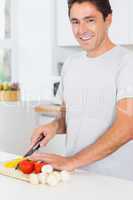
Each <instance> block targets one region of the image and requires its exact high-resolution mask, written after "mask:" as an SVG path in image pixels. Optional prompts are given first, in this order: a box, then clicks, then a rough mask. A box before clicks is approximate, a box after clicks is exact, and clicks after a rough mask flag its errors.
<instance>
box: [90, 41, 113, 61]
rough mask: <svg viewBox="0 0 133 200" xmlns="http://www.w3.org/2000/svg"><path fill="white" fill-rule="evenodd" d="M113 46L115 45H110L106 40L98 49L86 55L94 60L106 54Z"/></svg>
mask: <svg viewBox="0 0 133 200" xmlns="http://www.w3.org/2000/svg"><path fill="white" fill-rule="evenodd" d="M115 46H116V44H114V43H112V42H111V41H110V40H109V39H107V40H106V41H103V43H102V44H101V45H100V46H99V47H98V48H96V49H94V50H92V51H89V52H87V55H88V56H89V57H92V58H95V57H98V56H101V55H102V54H104V53H106V52H107V51H109V50H110V49H112V48H113V47H115Z"/></svg>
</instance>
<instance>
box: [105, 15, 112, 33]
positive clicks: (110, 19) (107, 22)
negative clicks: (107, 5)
mask: <svg viewBox="0 0 133 200" xmlns="http://www.w3.org/2000/svg"><path fill="white" fill-rule="evenodd" d="M105 23H106V27H107V29H108V28H109V27H110V25H111V23H112V14H108V16H107V17H106V19H105Z"/></svg>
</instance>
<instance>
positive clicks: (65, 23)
mask: <svg viewBox="0 0 133 200" xmlns="http://www.w3.org/2000/svg"><path fill="white" fill-rule="evenodd" d="M56 1H57V7H56V15H57V16H56V17H57V45H58V46H78V44H77V42H76V40H75V38H74V36H73V34H72V30H71V26H70V22H69V18H68V9H67V0H56ZM110 2H111V5H112V10H113V22H112V25H111V27H110V33H109V34H110V37H111V39H112V41H114V42H116V43H117V44H132V43H133V34H131V33H133V28H132V24H131V21H130V20H131V19H132V16H131V15H132V11H131V8H132V7H133V6H132V5H131V4H133V3H132V2H131V0H127V1H121V0H117V1H116V0H110ZM130 5H131V6H130ZM129 19H130V20H129Z"/></svg>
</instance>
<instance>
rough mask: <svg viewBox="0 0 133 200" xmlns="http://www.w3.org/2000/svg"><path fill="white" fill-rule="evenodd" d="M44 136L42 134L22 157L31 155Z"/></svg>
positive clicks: (38, 146)
mask: <svg viewBox="0 0 133 200" xmlns="http://www.w3.org/2000/svg"><path fill="white" fill-rule="evenodd" d="M44 137H45V136H44V135H41V136H40V137H39V138H38V140H37V141H36V143H35V144H34V145H33V146H32V148H31V149H30V150H29V151H28V152H27V153H26V154H25V155H24V156H23V157H24V158H25V157H27V156H31V155H32V154H33V153H34V152H35V151H37V150H38V149H39V148H40V142H41V141H42V140H43V139H44Z"/></svg>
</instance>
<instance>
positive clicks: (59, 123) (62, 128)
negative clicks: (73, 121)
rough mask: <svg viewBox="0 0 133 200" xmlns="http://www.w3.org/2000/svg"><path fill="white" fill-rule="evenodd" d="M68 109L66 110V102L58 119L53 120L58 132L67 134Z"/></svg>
mask: <svg viewBox="0 0 133 200" xmlns="http://www.w3.org/2000/svg"><path fill="white" fill-rule="evenodd" d="M65 116H66V111H65V103H63V105H62V106H61V112H60V113H59V115H58V116H57V117H56V119H55V120H54V121H53V122H52V123H53V125H54V126H55V127H56V130H57V131H56V132H57V134H65V133H66V118H65Z"/></svg>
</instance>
